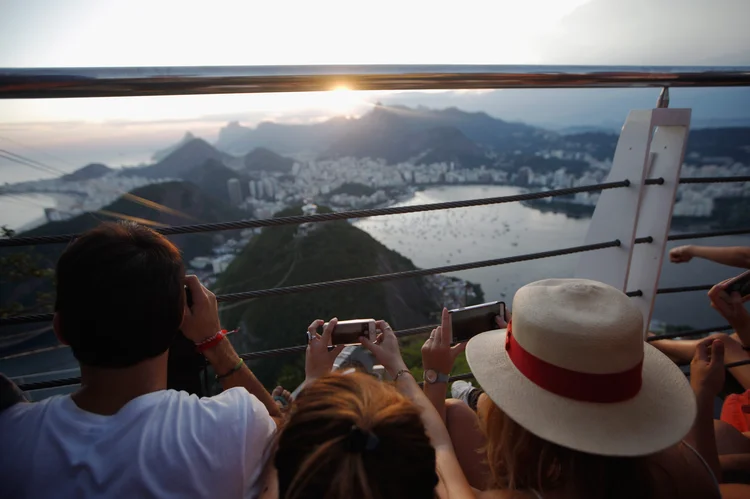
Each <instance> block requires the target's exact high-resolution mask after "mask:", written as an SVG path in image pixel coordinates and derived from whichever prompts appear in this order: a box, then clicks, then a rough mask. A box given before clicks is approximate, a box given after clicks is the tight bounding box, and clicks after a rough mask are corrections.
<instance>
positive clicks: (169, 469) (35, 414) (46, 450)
mask: <svg viewBox="0 0 750 499" xmlns="http://www.w3.org/2000/svg"><path fill="white" fill-rule="evenodd" d="M258 423H261V424H263V425H264V426H265V427H262V426H259V425H258ZM274 429H275V428H274V426H273V422H272V421H271V419H270V418H269V417H268V412H267V411H266V409H265V408H264V407H263V406H262V405H261V404H259V403H258V402H257V401H253V399H252V398H251V397H250V396H249V394H248V393H247V392H246V390H245V389H244V388H232V389H230V390H227V391H225V392H223V393H222V394H221V395H219V396H216V397H210V398H208V397H207V398H202V399H199V398H198V397H197V396H195V395H188V394H187V393H186V392H177V391H174V390H165V391H160V392H153V393H149V394H146V395H141V396H140V397H137V398H135V399H133V400H131V401H130V402H128V403H127V404H126V405H125V406H124V407H123V408H122V409H120V410H119V411H118V412H117V413H116V414H113V415H109V416H105V415H101V414H94V413H90V412H87V411H84V410H82V409H80V408H79V407H78V406H77V405H76V404H75V402H74V401H73V399H72V398H71V397H70V396H58V397H52V398H49V399H46V400H43V401H41V402H38V403H19V404H16V405H14V406H13V407H11V408H9V409H7V410H6V411H4V412H3V413H2V414H0V443H1V444H0V445H2V449H3V450H2V452H1V453H0V483H2V489H3V492H2V494H0V495H2V496H3V497H154V498H156V497H243V496H245V495H246V494H247V495H249V494H250V493H249V492H248V491H250V489H251V488H252V486H253V485H254V483H255V482H256V481H257V479H258V475H259V473H260V470H261V468H262V461H263V458H264V455H267V453H266V451H267V450H268V449H267V447H268V445H269V444H268V439H269V436H270V435H272V434H273V431H274ZM248 451H250V452H248ZM248 454H251V455H252V454H255V455H256V456H257V457H256V458H255V459H253V460H251V459H249V458H248ZM245 470H247V472H245Z"/></svg>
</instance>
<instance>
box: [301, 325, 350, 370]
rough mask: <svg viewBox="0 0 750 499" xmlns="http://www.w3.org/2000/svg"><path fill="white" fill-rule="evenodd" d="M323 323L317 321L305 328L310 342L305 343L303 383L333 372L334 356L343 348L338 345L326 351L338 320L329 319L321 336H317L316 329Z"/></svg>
mask: <svg viewBox="0 0 750 499" xmlns="http://www.w3.org/2000/svg"><path fill="white" fill-rule="evenodd" d="M324 323H325V321H322V320H320V319H318V320H316V321H313V323H312V324H310V327H308V328H307V332H308V333H309V338H310V340H309V341H308V342H307V350H305V381H312V380H314V379H318V378H320V377H321V376H325V375H326V374H328V373H330V372H331V371H332V370H333V363H334V361H335V360H336V356H337V355H338V354H340V353H341V351H342V350H343V349H344V346H345V345H339V346H337V347H336V348H334V349H333V350H331V351H330V352H329V351H328V347H329V346H330V345H331V336H332V335H333V329H334V328H335V327H336V324H337V323H338V319H335V318H334V319H331V320H330V321H329V322H328V326H326V328H325V329H324V330H323V335H322V336H321V335H319V334H318V328H319V327H320V326H322V325H323V324H324Z"/></svg>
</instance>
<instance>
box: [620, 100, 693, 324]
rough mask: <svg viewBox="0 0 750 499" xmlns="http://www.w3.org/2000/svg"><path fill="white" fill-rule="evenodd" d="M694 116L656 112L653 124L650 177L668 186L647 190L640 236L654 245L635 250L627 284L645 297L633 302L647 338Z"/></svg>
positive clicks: (680, 111)
mask: <svg viewBox="0 0 750 499" xmlns="http://www.w3.org/2000/svg"><path fill="white" fill-rule="evenodd" d="M690 114H691V113H690V109H654V114H653V124H654V126H656V127H657V128H656V131H655V132H654V137H653V139H652V140H651V158H652V159H651V167H650V171H649V174H648V177H649V178H662V179H664V183H663V184H661V185H650V186H646V187H645V188H644V190H643V195H642V196H641V204H640V210H639V214H638V229H637V235H638V237H649V236H650V237H651V238H652V242H651V243H644V244H638V245H636V246H635V247H634V248H633V257H632V263H631V265H630V272H629V277H628V281H627V283H628V284H627V285H628V289H629V290H631V291H636V290H639V291H640V292H641V293H642V294H641V296H636V297H633V298H632V299H633V300H634V302H635V303H636V305H638V308H640V309H641V312H642V313H643V319H644V332H643V334H644V336H645V335H646V334H647V333H648V327H649V324H650V322H651V316H652V314H653V309H654V299H655V298H656V289H657V287H658V285H659V276H660V275H661V267H662V264H663V261H664V250H665V249H666V245H667V236H668V235H669V226H670V223H671V221H672V211H673V209H674V200H675V197H676V196H677V187H678V186H679V180H680V170H681V168H682V162H683V160H684V157H685V147H686V145H687V138H688V133H689V130H690Z"/></svg>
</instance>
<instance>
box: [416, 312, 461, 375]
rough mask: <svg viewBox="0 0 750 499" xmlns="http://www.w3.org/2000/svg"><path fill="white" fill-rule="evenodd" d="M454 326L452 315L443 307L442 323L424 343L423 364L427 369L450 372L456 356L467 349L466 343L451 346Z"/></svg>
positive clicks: (440, 372)
mask: <svg viewBox="0 0 750 499" xmlns="http://www.w3.org/2000/svg"><path fill="white" fill-rule="evenodd" d="M452 328H453V326H452V324H451V315H450V313H449V312H448V309H447V308H443V314H442V316H441V320H440V325H439V326H438V327H437V328H436V329H433V330H432V332H431V333H430V337H429V338H427V340H426V341H425V342H424V345H422V366H423V367H424V369H425V371H426V370H428V369H433V370H435V371H437V372H438V373H439V374H450V373H451V371H452V370H453V363H454V362H456V357H458V356H459V355H460V354H461V353H462V352H463V351H464V350H466V343H459V344H457V345H455V346H453V347H451V339H452V338H453V329H452Z"/></svg>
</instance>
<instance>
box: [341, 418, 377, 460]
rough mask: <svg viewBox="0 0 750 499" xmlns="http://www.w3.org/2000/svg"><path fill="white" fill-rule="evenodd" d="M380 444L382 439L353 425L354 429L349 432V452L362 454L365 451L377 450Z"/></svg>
mask: <svg viewBox="0 0 750 499" xmlns="http://www.w3.org/2000/svg"><path fill="white" fill-rule="evenodd" d="M378 443H380V439H379V438H378V436H377V435H375V434H374V433H373V432H371V431H365V430H363V429H361V428H360V427H359V426H357V425H352V429H351V430H350V431H349V439H348V446H347V451H349V452H357V453H360V454H361V453H363V452H365V451H372V450H375V448H376V447H377V446H378Z"/></svg>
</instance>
